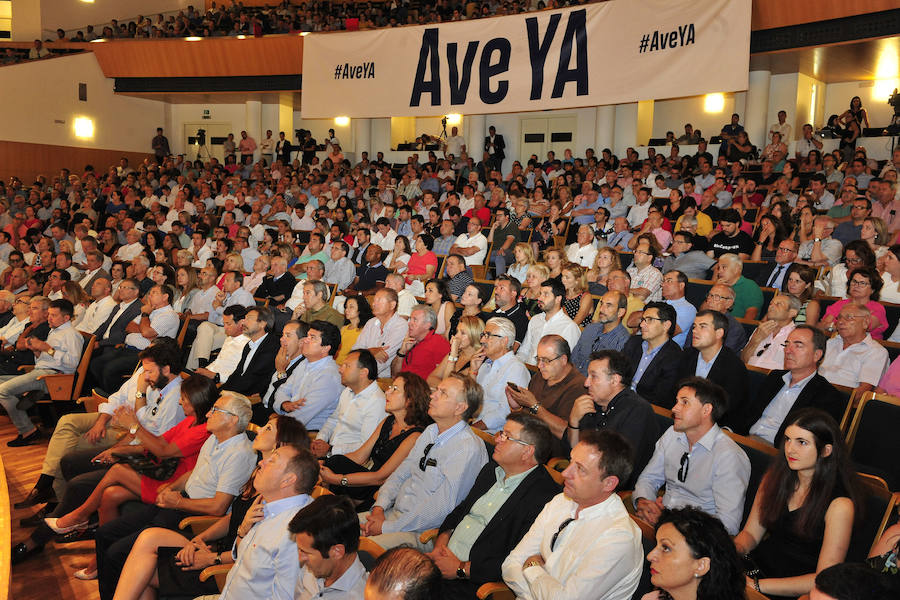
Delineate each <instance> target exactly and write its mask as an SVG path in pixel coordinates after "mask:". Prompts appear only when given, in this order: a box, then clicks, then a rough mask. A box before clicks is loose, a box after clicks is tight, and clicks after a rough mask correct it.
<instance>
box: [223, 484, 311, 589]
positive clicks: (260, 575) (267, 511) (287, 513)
mask: <svg viewBox="0 0 900 600" xmlns="http://www.w3.org/2000/svg"><path fill="white" fill-rule="evenodd" d="M310 502H312V498H310V497H309V496H308V495H307V494H299V495H297V496H290V497H288V498H282V499H281V500H276V501H275V502H268V503H266V504H264V506H263V519H262V521H259V522H258V523H256V524H254V525H253V527H252V528H251V529H250V531H249V532H248V533H247V536H246V537H245V538H244V539H242V540H241V539H238V540H235V545H234V548H233V549H232V551H231V554H232V556H233V557H234V558H235V563H234V566H233V567H232V568H231V570H230V571H229V572H228V579H226V580H225V587H224V588H222V593H221V595H220V596H219V598H220V600H227V599H229V598H230V599H232V600H245V599H251V598H252V599H257V600H263V599H264V598H265V599H267V600H268V599H272V600H293V598H294V588H295V587H296V585H297V578H298V577H299V576H300V563H299V562H298V561H297V545H296V543H295V542H294V540H293V538H292V536H291V534H290V533H289V532H288V523H289V522H290V521H291V519H293V518H294V515H296V514H297V511H299V510H300V509H301V508H303V507H304V506H306V505H307V504H309V503H310ZM238 542H240V543H238Z"/></svg>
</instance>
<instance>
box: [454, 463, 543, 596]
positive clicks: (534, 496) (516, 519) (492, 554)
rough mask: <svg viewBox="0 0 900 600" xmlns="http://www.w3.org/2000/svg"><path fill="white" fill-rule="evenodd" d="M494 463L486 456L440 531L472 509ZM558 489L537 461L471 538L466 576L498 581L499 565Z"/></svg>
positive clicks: (493, 479) (484, 490)
mask: <svg viewBox="0 0 900 600" xmlns="http://www.w3.org/2000/svg"><path fill="white" fill-rule="evenodd" d="M496 467H497V463H495V462H494V461H493V460H489V461H488V463H487V464H486V465H484V466H483V467H482V468H481V472H480V473H478V477H477V478H476V479H475V483H474V484H473V485H472V489H471V490H469V494H468V495H467V496H466V498H465V500H463V501H462V503H461V504H460V505H459V506H457V507H456V508H455V509H453V512H451V513H450V514H449V515H447V518H446V519H444V522H443V523H442V524H441V528H440V531H441V532H444V531H448V530H450V529H455V528H456V527H457V525H459V523H460V521H462V520H463V518H464V517H465V516H466V515H467V514H469V511H470V510H472V505H474V504H475V502H476V501H477V500H478V499H479V498H481V497H482V496H483V495H485V494H486V493H487V491H488V490H489V489H491V486H493V485H494V484H495V483H497V475H496V473H495V472H494V470H495V469H496ZM559 492H560V488H559V486H558V485H557V484H556V482H555V481H553V478H552V477H550V474H549V473H548V472H547V469H546V468H544V466H543V465H538V466H537V467H536V468H535V469H534V470H533V471H532V472H531V473H529V474H528V476H526V477H525V479H524V480H522V482H521V483H520V484H519V486H518V487H517V488H516V491H515V492H513V494H512V495H511V496H510V497H509V498H508V499H507V500H506V502H504V503H503V506H501V507H500V510H498V511H497V514H495V515H494V517H493V518H492V519H491V520H490V521H489V522H488V524H487V525H485V527H484V531H482V532H481V535H479V536H478V539H477V540H475V544H474V545H473V546H472V551H471V552H470V553H469V560H470V561H472V567H471V573H470V577H469V580H470V581H471V582H472V583H474V584H476V585H477V584H481V583H486V582H488V581H501V580H502V579H501V575H500V566H501V565H502V564H503V561H504V559H506V557H507V556H509V553H510V552H512V550H513V548H515V547H516V544H518V543H519V541H520V540H521V539H522V538H523V537H524V536H525V534H526V533H528V529H529V528H530V527H531V525H532V524H533V523H534V520H535V519H536V518H537V516H538V514H540V512H541V511H542V510H543V509H544V505H545V504H547V502H549V501H550V500H551V499H552V498H553V497H554V496H556V495H557V494H558V493H559Z"/></svg>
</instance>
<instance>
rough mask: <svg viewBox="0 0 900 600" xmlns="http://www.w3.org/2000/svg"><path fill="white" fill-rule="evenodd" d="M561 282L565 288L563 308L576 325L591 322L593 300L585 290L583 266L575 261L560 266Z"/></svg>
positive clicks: (582, 325)
mask: <svg viewBox="0 0 900 600" xmlns="http://www.w3.org/2000/svg"><path fill="white" fill-rule="evenodd" d="M562 283H563V287H564V288H566V295H565V296H564V297H563V309H564V310H565V311H566V314H567V315H569V318H570V319H572V320H573V321H575V324H576V325H579V326H580V327H585V326H587V325H588V324H589V323H590V322H591V307H592V305H593V300H592V299H591V295H590V294H589V293H588V290H587V278H586V277H585V276H584V267H582V266H581V265H577V264H575V263H566V264H565V266H564V267H563V268H562Z"/></svg>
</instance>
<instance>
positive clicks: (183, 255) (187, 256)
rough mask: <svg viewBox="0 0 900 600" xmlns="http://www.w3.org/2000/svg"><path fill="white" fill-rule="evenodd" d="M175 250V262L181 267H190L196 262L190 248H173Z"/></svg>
mask: <svg viewBox="0 0 900 600" xmlns="http://www.w3.org/2000/svg"><path fill="white" fill-rule="evenodd" d="M173 252H175V264H176V265H177V266H179V267H190V266H191V265H192V264H193V263H194V256H193V255H192V254H191V251H190V250H187V249H185V248H182V249H181V250H173Z"/></svg>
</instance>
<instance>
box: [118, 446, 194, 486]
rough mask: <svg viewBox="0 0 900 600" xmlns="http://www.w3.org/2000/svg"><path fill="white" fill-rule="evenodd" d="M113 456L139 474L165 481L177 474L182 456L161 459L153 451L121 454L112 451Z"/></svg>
mask: <svg viewBox="0 0 900 600" xmlns="http://www.w3.org/2000/svg"><path fill="white" fill-rule="evenodd" d="M112 456H113V458H115V459H116V461H117V462H119V463H120V464H123V465H128V466H129V467H131V468H132V469H133V470H134V471H135V472H136V473H137V474H138V475H143V476H145V477H149V478H150V479H155V480H157V481H165V480H166V479H170V478H171V477H172V475H174V474H175V470H176V469H177V468H178V464H179V463H180V462H181V458H179V457H177V456H175V457H172V458H163V459H159V458H157V457H156V455H154V454H153V453H152V452H146V453H141V454H120V453H117V452H113V453H112Z"/></svg>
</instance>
